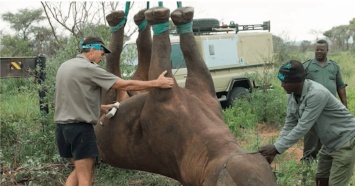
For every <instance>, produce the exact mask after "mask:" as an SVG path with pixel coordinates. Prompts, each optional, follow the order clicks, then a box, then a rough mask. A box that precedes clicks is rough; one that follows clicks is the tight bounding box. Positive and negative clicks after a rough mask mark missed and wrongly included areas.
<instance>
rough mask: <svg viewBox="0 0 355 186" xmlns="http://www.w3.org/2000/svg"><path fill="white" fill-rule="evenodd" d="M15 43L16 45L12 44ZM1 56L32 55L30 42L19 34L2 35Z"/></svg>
mask: <svg viewBox="0 0 355 186" xmlns="http://www.w3.org/2000/svg"><path fill="white" fill-rule="evenodd" d="M14 43H16V45H14ZM1 45H2V46H1V53H0V55H1V57H14V56H33V55H34V54H33V50H32V48H30V46H31V42H30V41H28V40H23V39H22V38H20V37H19V36H17V35H15V36H11V35H4V36H3V38H2V39H1Z"/></svg>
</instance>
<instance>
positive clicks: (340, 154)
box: [259, 60, 355, 186]
mask: <svg viewBox="0 0 355 186" xmlns="http://www.w3.org/2000/svg"><path fill="white" fill-rule="evenodd" d="M277 77H278V78H279V79H280V81H281V86H282V87H283V89H284V90H285V91H286V92H287V94H288V97H287V112H286V119H285V124H284V127H283V128H282V130H281V132H280V135H279V137H278V138H277V140H276V142H275V143H274V144H273V145H271V144H269V145H265V146H263V147H261V148H260V149H259V152H260V153H261V154H262V155H263V156H265V158H266V159H267V160H268V161H269V163H271V162H272V161H273V159H274V157H275V156H276V154H281V153H283V152H285V151H286V150H287V149H288V148H290V147H291V146H292V145H294V144H295V143H296V142H297V141H298V140H299V139H301V138H302V137H303V136H304V135H306V134H307V133H308V132H309V130H314V132H315V134H316V135H317V136H319V138H320V140H321V141H322V144H323V145H322V148H321V149H320V151H319V159H318V165H317V174H316V183H317V186H328V185H344V186H345V185H348V183H349V181H350V179H351V176H352V174H353V166H354V161H355V156H354V154H355V118H354V117H353V116H352V115H351V113H350V112H349V110H348V109H347V108H346V107H345V106H344V105H343V104H342V103H341V102H340V101H339V100H338V99H337V98H336V97H334V96H333V95H332V93H331V92H329V90H328V89H326V88H325V87H324V86H322V85H321V84H319V83H317V82H315V81H312V80H309V79H305V77H306V74H305V71H304V68H303V66H302V63H301V62H299V61H296V60H291V61H288V62H286V63H285V64H283V65H282V66H281V68H280V70H279V73H278V75H277Z"/></svg>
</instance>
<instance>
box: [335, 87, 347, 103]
mask: <svg viewBox="0 0 355 186" xmlns="http://www.w3.org/2000/svg"><path fill="white" fill-rule="evenodd" d="M337 92H338V95H339V98H340V101H341V102H342V103H343V105H344V106H345V107H346V108H348V103H347V101H346V90H345V87H344V88H341V89H338V90H337Z"/></svg>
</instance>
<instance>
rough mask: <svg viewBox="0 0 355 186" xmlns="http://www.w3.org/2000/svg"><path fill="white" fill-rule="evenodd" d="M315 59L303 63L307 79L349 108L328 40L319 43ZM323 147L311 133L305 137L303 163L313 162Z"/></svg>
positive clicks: (344, 85) (338, 69)
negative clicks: (321, 86)
mask: <svg viewBox="0 0 355 186" xmlns="http://www.w3.org/2000/svg"><path fill="white" fill-rule="evenodd" d="M315 47H316V51H315V58H314V59H310V60H308V61H306V62H304V63H303V67H304V69H305V71H306V78H307V79H311V80H313V81H316V82H318V83H320V84H322V85H323V86H324V87H326V88H327V89H328V90H329V91H330V92H331V93H332V94H333V95H334V96H335V97H336V96H337V94H338V96H339V99H340V101H341V102H342V103H343V105H344V106H345V107H347V101H346V91H345V87H346V84H344V82H343V79H342V77H341V73H340V68H339V66H338V65H337V64H336V62H334V61H332V60H330V59H328V58H327V53H328V50H329V47H328V42H327V41H326V40H319V41H317V43H316V45H315ZM321 146H322V144H321V142H320V141H319V138H318V137H317V136H316V135H315V134H314V132H313V131H310V132H309V133H308V134H307V135H306V136H305V137H304V146H303V147H304V148H303V158H302V159H301V160H302V161H306V162H311V161H312V160H313V159H315V158H316V156H317V153H318V151H319V149H320V147H321Z"/></svg>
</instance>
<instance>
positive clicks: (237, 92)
mask: <svg viewBox="0 0 355 186" xmlns="http://www.w3.org/2000/svg"><path fill="white" fill-rule="evenodd" d="M243 98H245V99H249V98H250V92H249V90H248V89H247V88H244V87H234V88H233V89H232V90H231V91H230V93H229V98H228V99H227V103H226V107H231V106H233V105H234V100H235V99H243Z"/></svg>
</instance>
